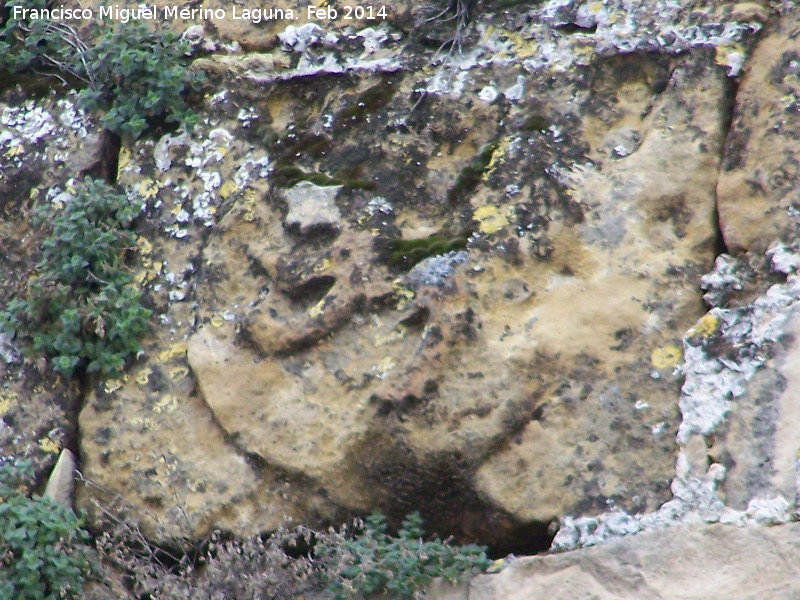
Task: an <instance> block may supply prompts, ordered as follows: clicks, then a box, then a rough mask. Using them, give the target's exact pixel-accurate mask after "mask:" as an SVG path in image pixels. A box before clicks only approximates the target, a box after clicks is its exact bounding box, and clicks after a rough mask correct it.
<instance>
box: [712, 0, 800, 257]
mask: <svg viewBox="0 0 800 600" xmlns="http://www.w3.org/2000/svg"><path fill="white" fill-rule="evenodd" d="M799 32H800V10H798V9H795V10H793V11H791V12H789V13H788V14H786V15H785V16H784V17H782V18H781V19H780V20H779V21H777V22H776V23H774V24H773V26H771V27H770V28H769V29H768V30H767V32H766V33H765V34H764V37H763V38H762V39H761V40H760V41H759V43H758V45H757V46H756V48H755V50H754V51H753V54H752V56H751V57H750V59H749V60H748V62H747V65H746V68H745V73H744V75H743V77H742V82H741V85H740V86H739V89H738V91H737V93H736V104H735V107H734V114H733V122H732V124H731V129H730V133H729V134H728V141H727V145H726V150H725V158H724V160H723V164H722V171H721V173H720V177H719V184H718V186H717V198H718V207H719V218H720V227H721V229H722V234H723V236H724V238H725V243H726V245H727V247H728V249H729V251H731V252H737V251H740V250H756V251H761V252H763V251H764V250H765V249H766V248H767V246H769V244H770V243H772V242H773V241H774V240H776V239H779V238H781V239H783V240H784V241H787V242H789V241H791V240H792V239H793V238H794V237H796V236H797V234H798V232H799V231H800V198H798V195H797V186H798V181H800V170H799V169H800V168H799V167H798V165H800V149H799V148H798V144H797V140H798V137H800V100H798V98H800V66H798V53H797V35H798V33H799Z"/></svg>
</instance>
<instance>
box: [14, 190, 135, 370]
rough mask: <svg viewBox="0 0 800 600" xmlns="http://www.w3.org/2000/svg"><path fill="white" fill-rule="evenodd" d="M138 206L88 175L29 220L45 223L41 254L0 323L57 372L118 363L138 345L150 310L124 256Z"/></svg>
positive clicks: (113, 367)
mask: <svg viewBox="0 0 800 600" xmlns="http://www.w3.org/2000/svg"><path fill="white" fill-rule="evenodd" d="M138 212H139V207H138V206H136V205H135V204H134V203H133V202H131V201H130V200H129V199H128V198H127V196H126V195H125V194H123V193H121V192H118V191H116V190H114V188H112V187H110V186H108V185H106V184H105V183H103V182H101V181H95V180H92V179H89V178H87V179H86V180H85V181H84V182H83V185H82V186H79V188H78V189H77V190H76V193H75V195H72V196H68V198H67V199H66V201H64V202H63V206H61V207H60V208H57V207H54V206H53V204H51V203H47V204H45V205H42V206H39V207H37V208H36V209H35V210H34V211H33V222H34V224H36V225H38V226H40V227H43V228H45V229H48V230H49V234H48V235H47V237H46V238H45V240H44V242H43V243H42V249H43V252H42V258H41V260H40V261H39V262H38V263H37V264H36V267H35V274H34V275H33V276H32V277H31V278H30V279H29V280H28V283H27V289H26V290H25V291H24V293H22V294H20V295H19V296H17V297H15V298H13V299H12V300H11V302H10V303H9V304H8V306H7V307H6V309H5V310H4V311H3V312H2V313H0V328H2V329H4V330H5V331H12V332H14V333H15V334H16V335H17V337H22V338H25V339H27V340H28V341H29V342H30V344H29V348H28V350H29V352H32V353H35V354H44V355H45V356H47V357H48V358H50V359H51V361H52V365H53V368H54V369H55V370H56V371H57V372H59V373H62V374H64V375H67V376H69V375H71V374H72V373H73V371H74V370H75V369H76V368H77V367H85V368H86V370H87V371H88V372H90V373H91V372H100V373H103V374H109V373H112V372H115V371H119V370H120V369H121V368H122V367H123V365H124V363H125V361H126V360H127V359H128V358H129V357H130V356H131V355H133V354H135V353H137V352H138V351H139V350H140V349H141V347H140V346H139V342H138V339H139V338H140V337H141V335H142V334H143V333H144V332H145V331H146V330H147V324H148V319H149V317H150V314H151V311H149V310H148V309H146V308H144V307H143V306H142V305H141V303H140V299H141V297H140V293H139V292H138V291H137V290H136V288H135V287H134V286H133V285H132V279H133V278H132V275H131V273H130V269H129V268H128V267H127V265H126V264H125V263H126V260H125V259H126V255H128V254H130V253H132V252H133V246H134V244H135V241H136V236H135V234H134V233H133V232H132V231H130V230H129V227H130V225H131V223H132V221H133V219H134V217H135V216H136V215H137V214H138Z"/></svg>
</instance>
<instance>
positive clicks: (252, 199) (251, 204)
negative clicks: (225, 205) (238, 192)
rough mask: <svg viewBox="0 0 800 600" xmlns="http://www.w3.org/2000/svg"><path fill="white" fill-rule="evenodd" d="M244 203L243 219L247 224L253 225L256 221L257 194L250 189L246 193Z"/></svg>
mask: <svg viewBox="0 0 800 600" xmlns="http://www.w3.org/2000/svg"><path fill="white" fill-rule="evenodd" d="M243 196H244V202H243V203H242V219H243V220H244V221H245V222H246V223H251V222H253V221H255V219H256V212H255V210H256V193H255V191H253V190H252V189H250V188H247V189H245V191H244V194H243Z"/></svg>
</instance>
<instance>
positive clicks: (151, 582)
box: [97, 509, 491, 600]
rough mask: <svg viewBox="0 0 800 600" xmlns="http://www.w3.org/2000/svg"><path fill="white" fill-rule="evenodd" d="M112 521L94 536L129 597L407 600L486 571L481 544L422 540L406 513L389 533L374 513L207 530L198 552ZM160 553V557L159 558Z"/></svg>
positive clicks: (417, 523)
mask: <svg viewBox="0 0 800 600" xmlns="http://www.w3.org/2000/svg"><path fill="white" fill-rule="evenodd" d="M102 512H103V514H104V516H105V518H106V520H107V522H109V523H111V522H113V523H115V526H114V527H112V528H111V529H110V530H109V531H108V532H106V533H104V534H103V535H102V536H100V537H99V538H98V540H97V547H98V550H99V553H100V555H101V557H102V559H103V562H104V563H105V564H107V565H112V566H113V567H114V568H115V569H117V570H118V571H122V572H124V573H126V574H127V576H128V577H127V580H128V581H129V582H130V583H131V589H130V592H131V594H132V596H133V597H137V598H142V597H149V598H153V599H158V600H216V599H218V598H270V599H271V600H290V599H294V598H299V597H303V596H309V595H311V596H318V595H319V594H324V595H325V597H331V598H336V599H339V600H345V599H349V598H355V597H362V598H365V597H369V596H370V595H372V594H377V593H385V594H388V596H389V597H390V598H392V599H396V600H412V599H415V598H422V597H424V595H425V588H426V586H427V585H428V584H429V583H430V582H431V581H432V580H433V579H434V578H437V577H442V578H445V579H448V580H450V581H453V582H456V581H458V580H460V579H461V578H463V577H467V576H470V575H474V574H477V573H480V572H483V571H485V570H486V569H487V568H488V567H489V566H490V563H491V561H489V559H488V558H487V557H486V553H485V548H483V547H481V546H473V545H470V546H453V545H451V544H450V543H449V542H448V541H446V540H445V541H443V540H441V539H434V540H428V541H425V540H424V536H423V531H422V528H421V527H422V520H421V519H420V517H419V515H418V514H416V513H415V514H412V515H411V516H409V517H408V518H407V519H406V520H405V521H404V522H403V527H402V528H401V529H400V531H399V532H398V534H397V536H391V535H389V534H387V532H386V529H387V525H386V520H385V519H384V517H383V516H381V515H379V514H375V515H372V516H371V517H369V518H368V519H366V521H362V520H356V521H355V522H354V523H353V525H352V526H351V527H341V528H339V529H334V528H331V529H328V530H327V531H316V530H313V529H311V528H309V527H306V526H299V527H296V528H293V529H279V530H278V531H276V532H274V533H273V534H272V535H270V536H268V537H259V536H254V537H248V538H236V537H234V538H231V537H227V538H225V537H224V536H222V535H221V534H220V533H218V532H216V533H214V534H212V535H211V537H210V540H209V541H208V544H207V545H205V551H204V553H203V554H202V556H199V557H198V556H196V555H193V556H190V555H189V554H188V553H187V554H183V555H182V556H176V555H175V554H174V552H173V553H171V554H169V555H166V554H165V552H164V551H163V549H162V550H157V549H154V548H152V547H151V546H149V545H148V544H147V543H146V542H145V541H144V536H142V534H141V532H140V531H139V530H138V529H137V528H135V527H131V526H129V525H127V524H126V523H125V522H124V521H123V520H122V519H120V518H118V517H117V516H116V515H115V514H114V513H113V512H112V511H109V510H107V509H103V510H102ZM165 559H166V560H165Z"/></svg>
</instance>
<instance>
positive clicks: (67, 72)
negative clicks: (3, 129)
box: [0, 0, 204, 138]
mask: <svg viewBox="0 0 800 600" xmlns="http://www.w3.org/2000/svg"><path fill="white" fill-rule="evenodd" d="M24 4H25V7H26V8H31V9H43V8H46V7H47V5H48V1H47V0H26V2H25V3H24ZM13 14H14V13H13V11H10V9H9V17H10V18H9V20H8V21H7V22H6V24H5V27H4V28H3V29H2V30H0V70H6V71H9V72H10V73H20V72H35V73H43V74H50V75H55V76H57V77H59V78H60V79H62V81H65V79H64V77H69V78H72V79H73V80H75V81H78V82H81V85H82V89H81V91H80V93H79V94H78V105H79V107H80V108H83V109H85V110H87V111H90V112H93V113H96V114H99V115H100V119H101V121H102V123H103V126H104V127H105V128H106V129H108V130H109V131H112V132H113V133H116V134H118V135H122V134H129V135H131V136H132V137H133V138H138V137H139V136H140V135H141V134H142V132H143V131H145V129H146V128H147V127H148V123H149V122H152V121H153V120H157V119H161V118H163V119H165V120H166V121H167V122H170V123H183V124H186V125H188V126H191V125H193V124H194V123H195V122H196V121H197V117H196V115H194V113H192V111H191V110H190V109H189V107H188V106H187V104H186V102H185V99H184V92H186V91H188V90H189V89H198V88H199V85H200V84H201V83H202V81H203V79H204V75H203V73H199V72H193V71H191V70H190V69H188V68H187V67H186V55H187V53H188V51H189V46H188V44H186V43H185V42H183V41H182V40H180V39H179V38H178V37H177V36H176V35H175V34H174V33H173V32H172V31H169V30H163V31H162V30H156V31H154V30H152V29H150V28H149V27H148V26H147V25H146V24H145V23H144V22H142V21H130V22H128V23H125V24H123V23H119V24H117V25H116V26H112V25H110V24H106V23H105V22H104V21H101V22H95V23H93V24H92V25H91V26H89V27H86V28H85V29H84V30H82V31H81V32H79V31H78V30H77V29H76V28H74V27H72V26H71V25H69V24H67V23H64V22H59V21H58V20H55V19H31V18H27V17H26V18H19V19H14V18H13ZM27 14H28V13H26V15H27Z"/></svg>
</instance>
